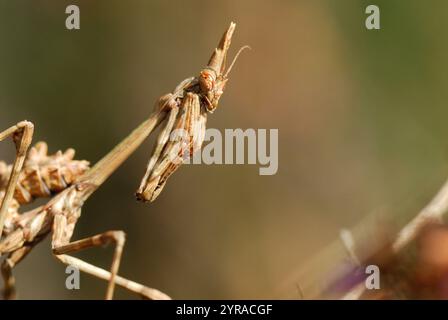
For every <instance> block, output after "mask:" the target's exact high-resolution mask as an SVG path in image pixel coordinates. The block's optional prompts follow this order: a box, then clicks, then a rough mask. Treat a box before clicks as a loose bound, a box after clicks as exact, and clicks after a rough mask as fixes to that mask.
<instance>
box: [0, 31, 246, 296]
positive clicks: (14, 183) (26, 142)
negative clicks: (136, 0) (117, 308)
mask: <svg viewBox="0 0 448 320" xmlns="http://www.w3.org/2000/svg"><path fill="white" fill-rule="evenodd" d="M234 30H235V24H234V23H231V24H230V26H229V28H228V29H227V31H226V32H225V33H224V35H223V37H222V39H221V42H220V43H219V45H218V47H217V48H216V49H215V51H214V52H213V54H212V57H211V59H210V61H209V63H208V65H207V67H206V68H205V69H203V70H202V71H201V73H200V75H199V76H198V77H193V78H188V79H186V80H184V81H182V82H181V84H180V85H178V86H177V87H176V89H175V90H174V92H173V93H171V94H168V95H165V96H162V97H161V98H160V99H159V100H158V102H157V103H156V108H155V110H154V112H153V113H152V114H151V115H150V117H149V118H148V119H147V120H146V121H144V122H143V123H142V124H141V125H140V126H138V127H137V128H136V129H135V130H134V131H132V132H131V133H130V134H129V136H127V137H126V138H125V139H124V140H123V141H121V142H120V143H119V144H118V145H117V146H116V147H115V148H114V149H112V150H111V151H110V152H109V153H108V154H107V155H105V156H104V157H103V158H102V159H101V160H100V161H98V162H97V163H96V164H95V165H94V166H93V167H92V168H91V169H89V168H88V163H87V162H85V161H78V160H73V156H74V151H73V150H71V149H69V150H68V151H66V152H65V153H61V152H58V153H56V154H55V155H54V156H48V155H47V153H46V152H47V147H46V144H45V145H44V144H42V143H41V144H37V145H36V147H34V148H32V149H31V150H30V151H29V152H28V149H29V147H30V145H31V141H32V136H33V130H34V126H33V124H32V123H30V122H28V121H23V122H20V123H18V124H17V125H15V126H13V127H11V128H9V129H7V130H5V131H3V132H1V133H0V141H2V140H4V139H6V138H8V137H12V138H13V141H14V143H15V145H16V159H15V161H14V164H13V165H12V166H8V167H7V169H4V168H5V166H3V170H4V175H3V178H2V175H1V168H2V167H1V166H0V182H1V181H3V183H0V201H1V206H0V255H3V254H7V257H6V259H5V260H4V261H3V263H2V266H1V271H2V277H3V279H4V283H5V288H4V297H5V298H7V299H10V298H14V296H15V279H14V276H13V274H12V269H13V268H14V267H15V266H16V265H17V264H18V263H19V262H20V261H22V260H23V259H24V258H25V257H26V255H27V254H28V253H29V252H30V251H31V250H32V249H33V248H34V246H35V245H37V244H38V243H40V242H41V241H42V240H43V239H44V238H46V237H47V236H48V235H49V234H50V233H52V242H51V245H52V252H53V254H54V256H55V257H56V258H57V259H58V260H60V261H61V262H62V263H64V264H67V265H72V266H74V267H76V268H78V269H79V270H80V271H83V272H85V273H88V274H91V275H93V276H95V277H98V278H100V279H104V280H106V281H108V286H107V291H106V299H112V298H113V294H114V290H115V285H118V286H121V287H124V288H126V289H128V290H130V291H132V292H135V293H137V294H139V295H141V296H142V297H144V298H148V299H169V296H167V295H166V294H164V293H162V292H160V291H158V290H156V289H152V288H148V287H146V286H143V285H141V284H139V283H136V282H134V281H131V280H128V279H125V278H123V277H121V276H119V275H118V270H119V266H120V261H121V257H122V252H123V247H124V243H125V233H124V232H123V231H121V230H112V231H106V232H103V233H100V234H97V235H94V236H91V237H88V238H85V239H81V240H77V241H72V240H71V238H72V235H73V232H74V228H75V226H76V223H77V221H78V219H79V217H80V216H81V209H82V206H83V204H84V202H85V201H86V200H87V199H88V198H89V197H90V196H91V195H92V194H93V193H94V192H95V191H96V190H97V189H98V188H99V187H100V186H101V185H102V184H103V183H104V181H105V180H106V179H107V178H108V177H109V176H110V175H111V174H112V173H113V172H114V171H115V170H116V169H117V168H118V167H119V166H120V165H121V164H122V163H123V162H124V161H125V160H126V159H127V158H128V157H129V156H130V155H131V154H132V153H133V152H134V151H135V150H136V149H137V148H138V147H139V146H140V144H141V143H142V142H143V141H144V140H145V139H146V138H147V137H148V136H149V134H151V132H152V131H153V130H154V129H155V128H156V127H157V126H158V125H159V124H160V123H162V122H165V127H164V128H163V129H162V131H161V133H160V135H159V137H158V141H157V143H156V146H155V148H154V152H153V155H152V157H151V159H150V161H149V164H148V168H147V170H146V174H145V177H144V179H143V181H142V184H141V186H140V188H139V191H138V192H137V196H138V198H139V199H140V200H144V201H153V200H154V199H155V198H156V197H157V195H158V194H159V193H160V191H161V190H162V188H163V186H164V185H165V183H166V179H167V178H168V177H169V176H170V175H171V174H172V173H173V172H174V171H175V170H176V169H177V168H178V167H179V165H180V164H181V163H182V161H183V159H184V156H185V153H186V154H187V155H188V156H189V155H191V154H192V152H193V151H194V150H197V149H198V148H200V147H201V145H202V142H203V139H204V133H205V121H206V112H212V111H213V110H215V109H216V107H217V105H218V101H219V99H220V97H221V95H222V93H223V90H224V87H225V85H226V83H227V80H228V73H229V71H230V70H231V68H232V66H233V63H232V64H231V66H230V67H229V69H227V71H225V60H226V56H227V51H228V50H229V47H230V42H231V38H232V35H233V32H234ZM242 49H243V48H242ZM242 49H241V50H242ZM241 50H240V52H241ZM238 54H239V53H238ZM237 56H238V55H237ZM235 59H236V58H235ZM234 61H235V60H234ZM173 128H178V129H184V130H185V131H187V133H188V134H189V135H191V137H192V138H191V139H190V141H189V142H188V143H183V142H182V143H181V142H179V140H178V139H169V138H170V135H171V133H172V129H173ZM185 150H186V151H185ZM36 155H39V156H40V158H39V159H41V161H37V162H36V161H34V162H33V159H34V158H33V157H34V156H36ZM43 159H45V160H43ZM34 160H35V159H34ZM64 165H65V167H64ZM27 172H28V173H29V172H33V174H31V175H29V174H27ZM6 176H7V178H5V177H6ZM21 192H22V195H23V192H28V193H29V197H28V199H29V201H31V200H32V198H33V197H42V196H53V197H52V198H51V199H50V200H49V201H48V202H47V203H46V204H44V205H42V206H40V207H38V208H35V209H33V210H30V211H27V212H24V213H20V212H18V209H19V206H20V203H19V201H18V200H20V199H19V198H20V196H19V195H20V194H21ZM106 244H114V245H115V250H114V255H113V258H112V264H111V267H110V270H109V271H107V270H104V269H101V268H99V267H96V266H94V265H92V264H89V263H87V262H85V261H82V260H80V259H78V258H75V257H72V256H70V255H68V254H70V253H75V252H78V251H81V250H84V249H88V248H92V247H99V246H104V245H106Z"/></svg>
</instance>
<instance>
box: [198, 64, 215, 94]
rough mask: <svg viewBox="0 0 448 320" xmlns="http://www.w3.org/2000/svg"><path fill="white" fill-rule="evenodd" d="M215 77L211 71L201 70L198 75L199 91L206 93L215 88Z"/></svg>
mask: <svg viewBox="0 0 448 320" xmlns="http://www.w3.org/2000/svg"><path fill="white" fill-rule="evenodd" d="M215 81H216V75H215V73H214V72H213V70H207V69H205V70H202V71H201V73H200V74H199V86H200V88H201V91H202V92H204V93H206V92H209V91H211V90H212V89H213V88H214V87H215Z"/></svg>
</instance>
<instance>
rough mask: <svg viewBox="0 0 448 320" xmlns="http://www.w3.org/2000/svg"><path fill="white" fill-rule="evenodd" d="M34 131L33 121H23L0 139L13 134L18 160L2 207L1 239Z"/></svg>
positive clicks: (0, 138) (0, 215) (2, 133)
mask: <svg viewBox="0 0 448 320" xmlns="http://www.w3.org/2000/svg"><path fill="white" fill-rule="evenodd" d="M33 132H34V125H33V124H32V123H31V122H28V121H22V122H19V123H18V124H16V125H15V126H12V127H10V128H9V129H6V130H5V131H3V132H1V133H0V141H3V140H5V139H6V138H8V137H10V136H12V138H13V140H14V143H15V145H16V160H15V161H14V164H13V167H12V171H11V176H10V177H9V181H8V185H7V187H6V193H5V196H4V198H3V202H2V204H1V207H0V239H1V237H2V232H3V226H4V223H5V219H6V214H7V211H8V208H9V205H10V203H11V200H12V198H13V196H14V191H15V189H16V186H17V183H18V181H19V176H20V172H21V170H22V167H23V163H24V162H25V157H26V153H27V151H28V148H29V146H30V144H31V141H32V139H33Z"/></svg>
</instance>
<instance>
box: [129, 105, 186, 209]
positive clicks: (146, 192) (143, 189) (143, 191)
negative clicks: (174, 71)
mask: <svg viewBox="0 0 448 320" xmlns="http://www.w3.org/2000/svg"><path fill="white" fill-rule="evenodd" d="M178 112H179V108H178V107H177V106H175V107H173V108H171V110H170V111H169V115H168V117H167V118H168V119H167V120H166V125H165V127H164V128H163V129H162V131H161V132H160V134H159V136H158V137H157V141H156V145H155V146H154V150H153V152H152V156H151V159H149V162H148V165H147V167H146V172H145V176H144V177H143V179H142V181H141V183H140V187H139V188H138V190H137V192H136V196H137V199H138V200H140V201H148V200H150V199H151V197H152V193H153V191H154V190H153V188H152V187H151V185H149V179H150V177H151V174H152V172H153V169H154V166H155V165H156V163H157V161H158V160H159V158H160V157H161V155H162V152H163V150H164V148H165V146H166V144H167V142H168V139H169V137H170V134H171V131H172V130H173V127H174V124H175V122H176V117H177V114H178Z"/></svg>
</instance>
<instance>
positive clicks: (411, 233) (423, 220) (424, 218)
mask: <svg viewBox="0 0 448 320" xmlns="http://www.w3.org/2000/svg"><path fill="white" fill-rule="evenodd" d="M447 211H448V180H447V181H445V183H444V185H443V186H442V188H441V189H440V190H439V192H438V193H437V194H436V195H435V197H434V198H433V199H432V200H431V201H430V202H429V203H428V204H427V205H426V206H425V207H424V208H423V209H422V210H421V211H420V212H419V214H418V215H417V216H416V217H415V218H414V219H412V220H411V221H410V222H409V223H408V224H406V225H405V226H404V227H403V228H402V229H401V230H400V232H399V233H398V235H397V237H396V238H395V240H394V242H393V243H392V251H393V252H394V253H398V252H399V251H400V250H401V249H403V248H404V247H405V246H406V245H407V244H409V243H410V242H411V241H412V240H414V239H415V238H416V237H417V235H418V234H419V232H420V230H422V228H423V227H424V226H425V225H427V224H428V223H431V222H439V221H441V220H442V218H443V216H444V214H445V213H446V212H447ZM364 291H365V285H364V283H361V284H359V285H357V286H355V287H354V288H353V289H352V290H350V291H349V292H348V293H347V294H346V295H344V296H343V297H342V299H343V300H355V299H359V298H360V297H361V295H362V294H363V293H364Z"/></svg>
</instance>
